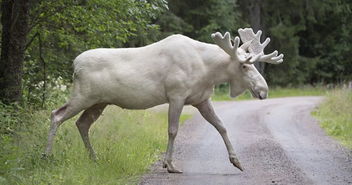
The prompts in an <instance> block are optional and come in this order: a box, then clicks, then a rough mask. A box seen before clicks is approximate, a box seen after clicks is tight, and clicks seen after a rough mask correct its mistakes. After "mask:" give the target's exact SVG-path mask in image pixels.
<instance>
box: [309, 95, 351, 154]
mask: <svg viewBox="0 0 352 185" xmlns="http://www.w3.org/2000/svg"><path fill="white" fill-rule="evenodd" d="M313 115H314V116H315V117H316V118H317V119H318V120H319V122H320V124H321V126H322V127H323V128H324V129H325V131H326V133H327V134H329V135H331V136H333V137H334V138H336V139H338V140H339V141H341V143H342V144H343V145H345V146H347V147H349V148H351V149H352V91H351V89H338V90H333V91H330V92H329V93H328V94H327V97H326V100H325V101H324V102H323V103H322V104H321V105H320V106H319V108H318V109H317V110H316V111H315V112H313Z"/></svg>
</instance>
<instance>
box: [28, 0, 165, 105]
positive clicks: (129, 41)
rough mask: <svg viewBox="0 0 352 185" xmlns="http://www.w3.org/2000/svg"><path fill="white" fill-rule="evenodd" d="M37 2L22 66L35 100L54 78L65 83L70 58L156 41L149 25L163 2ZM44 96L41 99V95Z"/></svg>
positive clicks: (52, 84) (155, 27)
mask: <svg viewBox="0 0 352 185" xmlns="http://www.w3.org/2000/svg"><path fill="white" fill-rule="evenodd" d="M82 2H83V1H70V0H57V1H48V0H46V1H38V2H35V3H33V4H32V8H31V11H30V13H31V16H30V17H31V21H30V23H31V30H30V32H29V38H28V40H29V45H28V48H27V50H26V61H25V67H24V89H25V93H24V94H25V99H27V100H29V101H28V102H31V103H33V104H38V102H41V101H42V100H43V99H45V95H46V93H47V92H44V81H45V82H46V86H45V88H48V89H50V87H55V86H56V85H57V81H60V82H62V83H63V84H67V83H68V82H70V81H71V77H72V61H73V59H74V58H75V57H76V56H77V55H78V54H80V53H81V52H83V51H86V50H89V49H93V48H99V47H124V46H140V45H145V44H149V43H152V42H154V41H156V39H157V38H156V36H154V37H153V33H154V32H157V30H158V25H155V24H152V21H153V20H155V19H156V18H157V17H158V16H159V15H160V13H161V12H163V11H164V10H165V9H166V8H167V3H166V1H165V0H150V1H130V0H111V1H104V0H89V1H86V3H82ZM43 94H44V97H43Z"/></svg>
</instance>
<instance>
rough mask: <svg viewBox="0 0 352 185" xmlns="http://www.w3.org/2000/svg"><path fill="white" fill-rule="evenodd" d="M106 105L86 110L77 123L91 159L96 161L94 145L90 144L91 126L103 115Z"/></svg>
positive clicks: (94, 106) (98, 105)
mask: <svg viewBox="0 0 352 185" xmlns="http://www.w3.org/2000/svg"><path fill="white" fill-rule="evenodd" d="M106 105H107V104H96V105H93V106H92V107H90V108H88V109H86V110H85V111H84V112H83V114H82V115H81V116H80V117H79V119H78V120H77V122H76V125H77V128H78V130H79V133H80V134H81V137H82V140H83V143H84V146H85V147H86V149H87V150H88V152H89V156H90V158H91V159H93V160H96V159H97V157H96V154H95V152H94V150H93V147H92V145H91V144H90V141H89V134H88V132H89V128H90V126H91V125H92V124H93V123H94V121H96V120H97V119H98V118H99V116H100V115H101V114H102V112H103V110H104V108H105V107H106Z"/></svg>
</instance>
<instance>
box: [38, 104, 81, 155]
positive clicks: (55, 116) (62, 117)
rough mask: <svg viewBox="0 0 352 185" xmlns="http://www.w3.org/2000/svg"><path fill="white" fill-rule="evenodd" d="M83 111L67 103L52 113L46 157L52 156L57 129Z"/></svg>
mask: <svg viewBox="0 0 352 185" xmlns="http://www.w3.org/2000/svg"><path fill="white" fill-rule="evenodd" d="M81 110H82V109H81V108H79V107H74V106H72V104H71V103H66V104H65V105H64V106H62V107H60V108H58V109H56V110H54V111H52V112H51V126H50V130H49V134H48V144H47V147H46V150H45V153H44V154H43V155H44V156H47V155H50V154H51V150H52V145H53V140H54V137H55V135H56V131H57V128H58V127H59V126H60V125H61V124H62V123H63V122H64V121H66V120H67V119H70V118H72V117H73V116H75V115H76V114H78V113H79V112H80V111H81Z"/></svg>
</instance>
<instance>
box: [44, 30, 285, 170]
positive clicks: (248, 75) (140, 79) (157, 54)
mask: <svg viewBox="0 0 352 185" xmlns="http://www.w3.org/2000/svg"><path fill="white" fill-rule="evenodd" d="M250 36H251V35H249V37H250ZM219 38H222V36H221V37H219ZM227 38H228V39H229V38H230V36H229V35H228V36H227ZM246 39H247V40H248V39H250V38H247V37H246ZM236 42H237V43H238V44H239V40H238V39H237V41H236ZM217 43H218V42H217ZM226 43H229V44H231V43H230V41H229V40H227V42H226ZM250 43H251V42H250V41H249V42H247V45H246V46H241V47H240V48H239V53H238V54H236V57H230V54H231V53H230V54H229V52H232V51H233V50H232V49H225V51H227V53H226V52H225V51H224V50H223V49H221V48H228V47H230V48H231V47H232V46H228V47H223V45H222V47H221V48H220V47H219V46H218V45H214V44H207V43H203V42H199V41H196V40H193V39H190V38H188V37H186V36H183V35H172V36H169V37H167V38H166V39H164V40H161V41H159V42H156V43H154V44H151V45H148V46H145V47H140V48H121V49H106V48H100V49H93V50H89V51H86V52H83V53H82V54H80V55H79V56H78V57H77V58H76V59H75V60H74V88H73V91H72V95H71V98H70V100H69V101H68V102H67V103H66V104H65V105H64V106H63V107H61V108H59V109H56V110H54V111H53V112H52V119H51V120H52V125H51V128H50V132H49V137H48V145H47V149H46V154H49V153H50V152H51V148H52V142H53V137H54V135H55V133H56V130H57V128H58V126H59V125H60V124H62V122H64V121H65V120H67V119H69V118H71V117H73V116H74V115H76V114H78V113H79V112H80V111H82V110H84V113H83V114H82V115H81V117H80V118H79V120H78V121H77V123H76V124H77V127H78V129H79V131H80V134H81V136H82V139H83V142H84V144H85V146H86V148H87V149H88V151H89V152H90V154H91V156H92V157H93V158H95V153H94V150H93V148H92V146H91V145H90V142H89V139H88V130H89V127H90V125H91V124H92V123H93V122H94V121H95V120H96V119H98V117H99V115H100V114H101V113H102V111H103V110H104V108H105V107H106V105H108V104H114V105H117V106H120V107H122V108H128V109H146V108H150V107H153V106H155V105H159V104H163V103H169V104H170V106H169V130H168V132H169V143H168V148H167V152H166V157H165V161H164V166H165V167H167V169H168V171H169V172H174V173H178V172H180V171H179V170H177V169H176V168H175V167H174V165H173V164H172V151H173V143H174V139H175V137H176V134H177V130H178V121H179V117H180V114H181V111H182V107H183V106H184V105H187V104H190V105H193V106H195V107H197V108H198V110H199V111H200V113H201V114H202V115H203V116H204V118H205V119H207V120H208V121H209V122H210V123H211V124H212V125H214V127H215V128H216V129H217V130H218V131H219V133H220V134H221V136H222V138H223V139H224V142H225V145H226V147H227V149H228V152H229V159H230V161H231V162H232V163H233V164H234V165H235V166H236V167H238V168H240V169H242V168H241V166H240V164H239V162H238V160H237V158H236V155H235V153H234V150H233V148H232V145H231V143H230V140H229V139H228V137H227V134H226V129H225V128H224V127H223V125H222V123H221V121H220V119H218V117H217V116H216V115H215V113H214V111H213V108H212V106H211V103H210V101H209V99H210V96H211V94H212V93H213V88H214V86H215V85H217V84H220V83H224V82H229V83H230V95H231V96H233V97H235V96H238V95H239V94H241V93H242V92H243V91H245V90H246V89H250V91H251V92H252V94H253V96H254V97H257V98H260V99H264V98H266V97H267V92H268V87H267V84H266V82H265V80H264V78H263V77H262V76H261V75H260V73H259V72H258V71H257V70H256V69H255V67H254V66H253V64H251V63H248V62H247V61H249V60H250V59H253V57H252V56H253V54H251V51H249V50H248V48H253V47H256V46H253V45H249V44H250ZM259 44H260V43H259ZM236 52H237V50H236ZM251 57H252V58H251ZM238 58H241V59H243V61H238ZM267 58H268V57H267ZM280 59H281V58H280ZM268 60H270V61H271V62H273V59H272V58H271V59H268Z"/></svg>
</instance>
